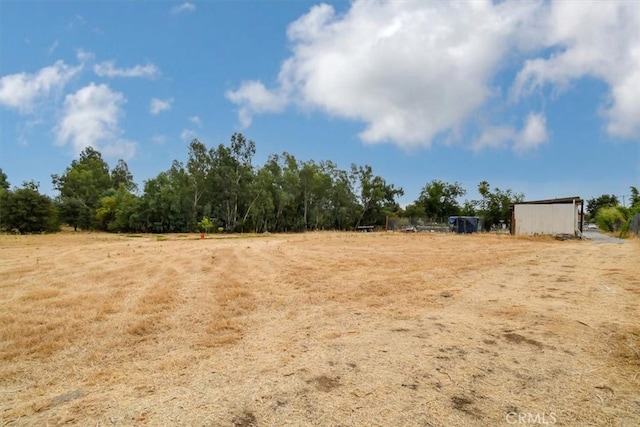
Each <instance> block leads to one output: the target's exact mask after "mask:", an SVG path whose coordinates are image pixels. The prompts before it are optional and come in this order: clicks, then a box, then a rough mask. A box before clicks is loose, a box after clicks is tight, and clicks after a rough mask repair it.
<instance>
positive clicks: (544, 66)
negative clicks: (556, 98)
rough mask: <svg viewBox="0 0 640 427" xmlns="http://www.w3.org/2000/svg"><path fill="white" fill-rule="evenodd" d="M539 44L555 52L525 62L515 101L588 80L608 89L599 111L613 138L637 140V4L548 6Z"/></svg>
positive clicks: (639, 115) (639, 38) (639, 125)
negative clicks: (601, 83)
mask: <svg viewBox="0 0 640 427" xmlns="http://www.w3.org/2000/svg"><path fill="white" fill-rule="evenodd" d="M542 25H543V27H544V31H543V32H542V33H541V34H544V36H542V37H541V40H540V43H541V45H542V47H544V48H555V49H554V50H552V51H551V53H550V54H548V55H546V56H543V57H536V58H532V59H529V60H527V61H526V62H525V64H524V66H523V67H522V70H521V71H520V72H519V73H518V75H517V77H516V80H515V82H514V86H513V93H514V95H515V96H516V97H517V98H521V97H524V96H526V95H528V94H530V93H531V92H533V91H535V90H537V89H539V88H541V87H542V86H544V85H545V84H548V85H552V86H553V87H554V88H555V89H556V90H557V91H559V92H562V91H564V90H567V89H568V88H569V87H570V86H571V83H572V82H574V81H576V80H578V79H580V78H583V77H591V78H596V79H599V80H601V81H603V82H605V83H606V84H607V85H608V87H609V99H608V102H607V103H606V104H604V105H602V106H601V110H602V112H603V115H604V117H605V119H606V120H607V125H606V129H607V131H608V132H609V133H610V134H611V135H614V136H618V137H622V138H630V139H633V138H637V139H640V83H639V82H640V30H639V28H640V3H638V2H632V1H631V2H624V1H611V2H569V1H555V2H553V3H551V6H550V9H549V11H548V14H547V15H546V17H545V21H544V22H543V23H542Z"/></svg>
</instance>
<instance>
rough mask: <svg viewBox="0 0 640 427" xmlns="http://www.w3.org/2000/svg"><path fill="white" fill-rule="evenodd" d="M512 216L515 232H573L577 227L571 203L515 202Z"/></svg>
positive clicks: (576, 212)
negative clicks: (528, 203)
mask: <svg viewBox="0 0 640 427" xmlns="http://www.w3.org/2000/svg"><path fill="white" fill-rule="evenodd" d="M514 217H515V220H516V221H515V222H516V234H574V233H575V231H576V230H577V229H579V227H578V206H577V205H573V204H539V205H538V204H531V205H527V204H521V205H520V204H517V205H515V206H514Z"/></svg>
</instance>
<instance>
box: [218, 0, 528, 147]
mask: <svg viewBox="0 0 640 427" xmlns="http://www.w3.org/2000/svg"><path fill="white" fill-rule="evenodd" d="M535 7H536V5H535V4H533V3H527V2H506V3H499V4H494V3H493V2H490V1H480V2H399V1H379V2H371V1H361V0H356V1H354V2H353V3H352V4H351V7H350V9H349V11H348V12H347V13H346V14H344V15H337V14H336V13H335V11H334V9H333V8H332V7H331V6H329V5H324V4H323V5H320V6H314V7H313V8H312V9H311V10H310V11H309V12H308V13H307V14H306V15H304V16H302V17H301V18H299V19H298V20H297V21H295V22H293V23H292V24H291V25H290V26H289V28H288V31H287V35H288V38H289V40H290V41H291V43H292V51H293V54H292V56H291V57H290V58H288V59H287V60H286V61H285V62H284V63H283V64H282V67H281V69H280V73H279V79H278V80H279V85H278V87H277V88H275V89H273V90H268V89H266V88H265V87H264V85H263V84H262V83H261V82H259V81H250V82H246V83H243V84H242V85H241V86H240V88H239V89H238V90H237V91H230V92H228V93H227V97H228V98H229V99H230V100H231V101H232V102H234V103H235V104H237V105H238V106H239V107H240V108H239V116H240V121H241V122H242V123H243V124H244V125H248V124H249V123H250V121H251V117H252V115H254V114H259V113H265V112H278V111H280V110H282V109H283V108H284V105H285V104H286V102H295V103H297V104H299V105H300V106H302V107H303V108H312V109H313V108H315V109H320V110H322V111H324V112H326V113H328V114H330V115H333V116H338V117H343V118H348V119H353V120H357V121H361V122H363V123H365V128H364V130H363V132H362V133H361V135H360V136H361V138H362V139H363V140H364V141H366V142H370V143H376V142H386V141H391V142H394V143H396V144H398V145H402V146H412V145H424V146H428V145H430V144H431V143H432V141H433V139H434V138H435V137H436V136H438V135H440V134H446V133H450V132H456V130H457V128H458V127H459V126H461V125H463V124H464V123H465V121H466V120H468V118H469V117H470V116H471V115H472V113H474V112H475V111H476V110H477V109H478V108H479V107H480V106H482V105H483V104H484V103H485V102H486V100H487V99H488V97H490V96H491V94H492V91H493V89H492V88H491V86H490V79H491V78H492V76H493V75H494V73H495V72H496V70H497V69H498V67H499V65H500V63H501V60H502V58H503V56H504V54H505V52H507V51H508V49H509V47H510V46H511V44H512V43H515V41H513V40H512V36H513V34H514V32H515V31H516V30H517V29H518V28H519V27H521V26H523V22H524V20H525V18H526V17H527V16H528V15H529V14H530V11H531V9H533V8H535Z"/></svg>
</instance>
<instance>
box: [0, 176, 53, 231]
mask: <svg viewBox="0 0 640 427" xmlns="http://www.w3.org/2000/svg"><path fill="white" fill-rule="evenodd" d="M0 209H1V211H2V214H1V215H0V228H2V229H3V230H6V231H12V230H17V231H18V232H19V233H21V234H25V233H40V232H43V231H56V230H57V229H58V224H57V212H56V209H55V206H54V204H53V202H52V201H51V199H50V198H49V197H47V196H45V195H42V194H40V193H39V192H38V186H37V184H35V183H34V182H33V181H31V182H26V183H25V184H24V185H23V187H22V188H18V189H15V190H13V191H11V190H6V189H2V191H0Z"/></svg>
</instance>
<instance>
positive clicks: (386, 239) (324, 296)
mask: <svg viewBox="0 0 640 427" xmlns="http://www.w3.org/2000/svg"><path fill="white" fill-rule="evenodd" d="M639 261H640V241H638V240H637V239H636V240H633V241H629V242H627V243H624V244H596V243H594V242H585V241H565V242H560V241H555V240H552V239H548V238H514V237H510V236H496V235H472V236H458V235H436V234H393V233H357V234H356V233H307V234H299V235H268V236H219V237H213V236H212V237H210V238H208V239H205V240H200V239H198V237H197V236H196V235H167V236H162V237H161V238H158V237H157V236H125V235H107V234H77V235H75V234H72V233H66V234H58V235H51V236H0V393H1V395H0V405H1V406H0V411H1V412H0V414H1V416H2V423H3V424H5V425H60V424H73V425H122V426H129V425H189V426H192V425H215V426H250V425H259V426H263V425H264V426H271V425H293V426H303V425H319V426H320V425H322V426H324V425H346V426H360V425H362V426H364V425H367V426H371V425H379V426H391V425H407V426H414V425H415V426H451V425H453V426H467V425H469V426H476V425H477V426H486V425H510V424H509V421H513V420H514V419H515V418H507V415H508V414H510V413H515V414H531V415H532V416H536V415H538V417H539V418H538V419H537V420H538V421H547V422H550V421H551V420H553V421H555V425H563V426H578V425H598V426H601V425H613V426H616V425H618V426H636V425H640V314H639V312H638V307H640V262H639ZM541 417H542V418H541ZM551 417H552V418H551ZM534 420H535V419H534Z"/></svg>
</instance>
